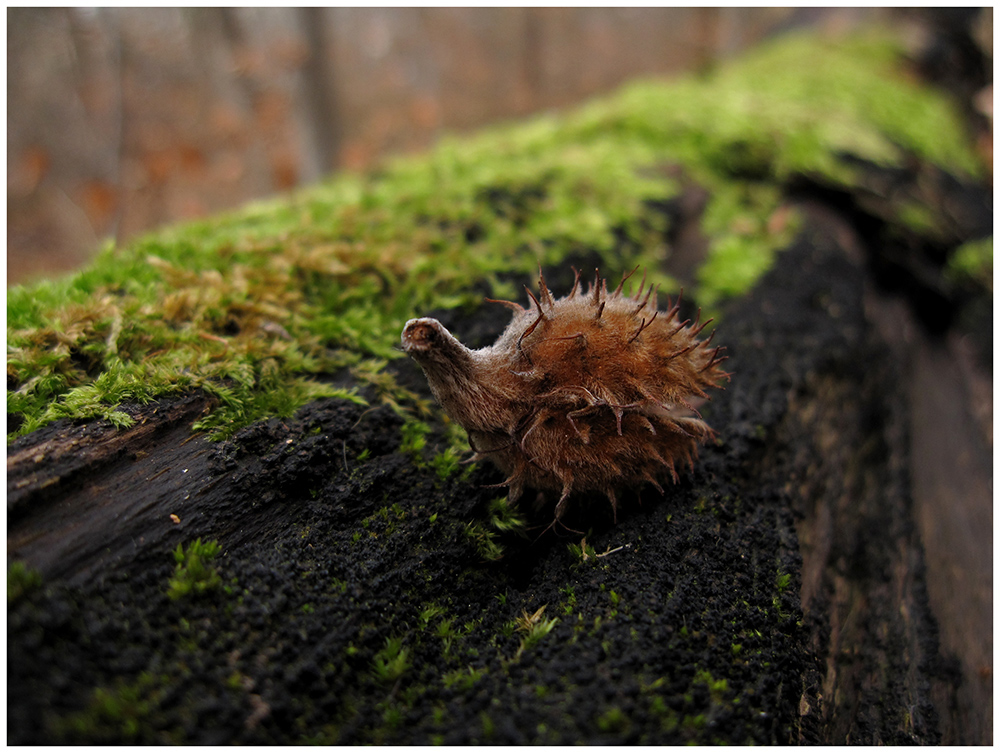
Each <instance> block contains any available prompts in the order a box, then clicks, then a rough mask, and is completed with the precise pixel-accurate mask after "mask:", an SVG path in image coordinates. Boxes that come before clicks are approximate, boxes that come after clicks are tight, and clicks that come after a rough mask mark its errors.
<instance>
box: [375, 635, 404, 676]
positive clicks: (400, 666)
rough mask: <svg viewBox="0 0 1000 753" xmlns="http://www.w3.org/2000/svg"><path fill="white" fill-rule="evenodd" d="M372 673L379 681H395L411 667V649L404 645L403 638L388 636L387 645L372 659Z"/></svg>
mask: <svg viewBox="0 0 1000 753" xmlns="http://www.w3.org/2000/svg"><path fill="white" fill-rule="evenodd" d="M371 668H372V674H373V675H374V677H375V679H376V680H377V681H378V682H381V683H384V684H386V685H388V684H391V683H394V682H395V681H396V680H398V679H399V678H400V677H402V676H403V675H404V674H405V673H406V670H408V669H409V668H410V650H409V649H408V648H405V647H404V646H403V639H402V638H398V637H394V638H386V639H385V645H384V646H383V647H382V648H381V650H379V651H378V653H376V654H375V658H374V659H373V660H372V666H371Z"/></svg>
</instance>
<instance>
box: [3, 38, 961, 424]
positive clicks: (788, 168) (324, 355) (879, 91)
mask: <svg viewBox="0 0 1000 753" xmlns="http://www.w3.org/2000/svg"><path fill="white" fill-rule="evenodd" d="M845 154H850V155H852V156H853V157H854V158H855V159H861V160H864V161H868V162H874V163H877V164H879V165H884V166H892V165H900V164H902V163H903V160H905V159H906V156H907V155H908V154H915V155H917V156H919V157H921V158H922V159H925V160H928V161H930V162H933V163H936V164H938V165H941V166H943V167H944V168H945V169H947V170H950V171H951V172H955V173H962V172H965V173H968V174H974V173H975V172H976V170H977V166H976V165H977V163H976V160H975V158H974V156H973V154H972V152H971V151H970V149H969V146H968V144H967V140H966V138H965V134H964V132H963V129H962V126H961V125H960V121H959V119H958V118H957V116H956V114H955V113H954V112H953V109H952V107H951V106H950V105H949V103H948V102H947V101H946V99H945V98H944V97H943V96H942V95H940V94H938V93H935V92H932V91H929V90H927V89H925V88H921V87H919V86H918V85H916V84H915V83H913V82H912V80H911V79H910V78H909V77H908V76H907V75H906V74H905V72H904V70H903V67H902V63H901V58H900V56H899V50H898V48H897V47H896V46H895V44H894V43H893V42H892V40H891V38H889V37H887V36H883V35H872V36H866V37H860V38H856V39H853V40H847V41H844V40H840V41H831V40H826V39H822V38H817V37H814V36H808V37H805V36H792V37H787V38H785V39H782V40H780V41H778V42H776V43H774V44H772V45H770V46H769V47H766V48H762V49H761V50H759V51H757V52H756V53H754V54H752V55H750V56H748V57H746V58H744V59H742V60H740V61H738V62H735V63H733V64H730V65H726V66H723V67H721V68H719V69H718V70H717V71H715V72H713V73H710V74H708V75H706V76H701V77H695V76H691V77H687V78H682V79H679V80H675V81H672V82H648V83H641V84H636V85H633V86H630V87H627V88H625V89H624V90H622V91H621V92H619V93H618V94H615V95H613V96H611V97H608V98H606V99H603V100H600V101H598V102H594V103H592V104H590V105H588V106H585V107H583V108H580V109H578V110H576V111H572V112H568V113H565V114H559V115H545V116H541V117H537V118H534V119H532V120H530V121H529V122H526V123H522V124H517V125H510V126H504V127H501V128H495V129H492V130H490V131H487V132H484V133H482V134H480V135H478V136H475V137H472V138H461V139H459V138H449V139H445V140H444V141H443V142H442V143H441V144H440V145H439V146H438V147H437V148H436V149H434V150H433V151H432V152H431V153H430V154H428V155H424V156H420V157H415V158H408V159H401V160H396V161H393V162H391V163H390V164H388V165H387V166H386V167H385V168H384V169H382V170H380V171H378V172H375V173H372V174H369V175H353V174H347V175H341V176H338V177H336V178H335V179H333V180H331V181H330V182H329V183H327V184H325V185H322V186H318V187H315V188H312V189H309V190H305V191H301V192H299V193H297V194H295V195H292V196H289V197H283V198H281V199H278V200H274V201H269V202H263V203H259V204H255V205H252V206H249V207H247V208H245V209H243V210H242V211H239V212H235V213H232V214H229V215H226V216H221V217H215V218H212V219H210V220H207V221H203V222H197V223H192V224H188V225H184V226H181V227H176V228H171V229H166V230H163V231H160V232H157V233H153V234H151V235H149V236H146V237H144V238H142V239H139V240H137V241H135V242H133V243H130V244H128V245H127V246H125V247H122V248H115V247H112V246H108V247H106V248H105V249H104V250H103V252H102V253H101V254H100V255H99V256H98V258H97V259H96V260H95V261H94V263H93V264H92V265H91V266H90V267H89V268H87V269H86V270H84V271H83V272H81V273H80V274H78V275H75V276H74V277H71V278H69V279H65V280H59V281H47V282H40V283H37V284H35V285H31V286H27V287H17V288H13V289H11V290H10V291H9V292H8V309H7V316H8V332H7V339H8V356H7V384H8V392H7V406H8V407H7V410H8V416H9V417H10V419H11V420H10V421H9V427H10V429H11V431H10V433H9V434H8V441H9V440H10V439H11V438H13V437H16V436H19V435H22V434H26V433H29V432H31V431H33V430H35V429H37V428H39V427H41V426H43V425H45V424H47V423H49V422H51V421H54V420H56V419H59V418H78V419H87V418H101V419H107V420H110V421H112V422H113V423H115V425H118V426H128V425H129V423H130V422H131V421H132V419H131V418H130V416H129V415H128V414H127V413H125V412H123V411H121V410H118V406H119V405H121V404H122V403H124V402H133V403H135V402H138V403H143V402H148V401H150V400H153V399H156V398H158V397H162V396H164V395H166V394H170V393H176V392H180V391H185V390H190V389H195V388H199V389H202V390H205V391H207V392H209V393H211V394H212V395H214V396H216V397H217V401H216V407H215V408H214V410H213V411H212V412H211V413H210V414H208V415H207V416H205V417H204V418H203V419H201V420H200V421H199V422H198V423H197V424H196V425H195V428H196V429H198V430H204V431H208V432H210V433H211V434H212V436H214V437H216V438H224V437H228V436H232V434H233V433H234V432H235V431H237V430H238V429H240V428H241V427H244V426H246V425H248V424H250V423H252V422H253V421H255V420H258V419H260V418H263V417H266V416H281V417H287V416H290V415H292V414H293V413H294V411H295V410H296V409H297V408H299V407H301V406H302V405H304V404H305V403H307V402H309V401H312V400H316V399H318V398H320V397H342V398H347V399H350V400H353V401H356V402H366V401H372V400H377V401H380V402H385V403H388V404H389V405H391V406H393V407H394V408H395V409H397V410H400V411H405V412H407V414H408V415H416V416H421V415H424V416H426V415H427V413H428V411H429V406H428V405H427V403H426V402H422V401H421V400H420V399H419V398H418V397H417V396H416V395H415V394H414V393H413V392H411V391H409V390H407V389H405V388H403V387H402V386H400V385H399V384H397V383H396V381H395V379H394V378H393V376H392V375H391V373H388V372H386V370H385V366H386V364H387V362H388V361H390V360H392V359H394V358H397V357H399V355H400V354H399V352H398V351H397V350H396V349H395V345H396V343H397V342H398V336H399V332H400V330H401V328H402V325H403V323H404V322H405V321H406V320H407V319H408V318H410V317H412V316H415V315H418V314H422V313H424V312H427V311H430V310H435V309H445V308H455V307H473V306H475V305H477V304H478V303H479V302H480V301H481V299H482V297H483V295H484V294H485V295H489V296H490V297H495V298H511V297H515V296H516V295H517V290H516V288H515V286H514V285H513V284H512V280H514V279H518V280H519V279H522V278H523V277H524V276H526V275H528V274H530V273H532V272H533V271H534V270H535V269H537V267H538V266H539V265H541V266H543V267H547V268H550V267H554V266H558V265H560V264H561V263H563V262H564V261H565V260H566V259H567V258H568V257H571V256H580V255H584V254H589V255H591V256H595V255H596V257H597V258H599V259H600V260H601V261H600V263H601V264H602V271H603V272H604V273H605V275H606V276H611V277H613V276H615V275H616V274H620V273H621V272H622V271H624V270H627V269H629V268H631V267H632V266H635V265H636V264H640V265H643V266H644V267H646V268H648V270H649V274H650V275H651V277H652V278H653V280H654V282H658V283H662V284H663V289H664V291H670V290H674V289H676V287H677V286H676V284H675V283H673V282H672V281H671V279H670V278H669V276H667V275H666V274H664V273H663V272H662V271H661V267H662V263H663V261H664V259H665V258H666V257H667V256H668V255H669V253H670V249H669V247H668V243H667V238H668V235H669V230H670V227H669V226H670V222H671V219H670V217H669V214H668V213H665V212H664V211H663V209H662V208H663V206H664V203H666V202H669V200H670V199H672V198H674V197H676V196H677V195H678V193H679V191H680V187H681V183H682V181H685V180H693V181H695V182H697V183H699V184H701V185H703V186H705V187H706V188H707V189H708V191H709V193H710V199H709V203H708V206H707V207H706V209H705V211H704V214H703V216H702V219H701V225H702V230H703V232H704V234H705V235H706V236H707V238H708V241H709V250H708V256H707V260H706V261H705V263H704V265H703V266H702V268H701V270H700V272H699V273H698V275H697V281H698V284H697V288H696V290H695V291H694V293H695V297H696V299H697V302H698V304H699V305H701V306H702V307H704V308H706V309H707V310H709V311H711V312H712V313H715V312H716V310H717V307H718V306H719V304H720V303H721V302H722V301H723V300H725V299H726V298H729V297H732V296H737V295H739V294H740V293H742V292H744V291H745V290H747V289H748V287H749V286H751V285H752V284H753V283H754V281H756V280H757V279H758V278H759V277H760V275H761V274H762V273H763V272H764V271H765V270H766V269H767V268H768V267H769V265H770V264H771V261H772V260H773V257H774V254H775V253H776V252H777V250H778V249H780V248H782V247H784V246H785V245H787V243H788V242H789V241H790V240H791V237H792V235H793V234H794V232H795V229H796V227H797V219H796V216H795V213H794V212H791V211H790V210H789V209H788V208H787V207H785V206H783V201H784V194H783V190H782V187H783V186H784V185H785V184H786V183H787V181H788V180H789V179H790V178H792V177H794V176H796V175H810V176H813V177H819V178H821V179H822V180H823V181H824V182H826V183H829V184H832V185H836V186H846V187H850V186H852V185H854V182H855V181H856V180H857V177H856V175H855V172H854V168H852V166H851V164H850V163H849V162H847V161H845V160H843V159H842V156H843V155H845ZM923 209H924V208H923V207H921V206H919V205H916V206H910V207H908V208H906V210H905V211H901V216H900V217H899V218H898V219H900V221H902V222H906V221H908V218H909V221H913V222H916V221H919V223H921V225H922V226H924V225H926V224H927V223H928V222H930V223H932V224H933V222H934V221H935V218H934V216H933V214H932V213H930V212H928V211H922V210H923ZM904 215H905V216H904ZM914 218H917V219H916V220H915V219H914Z"/></svg>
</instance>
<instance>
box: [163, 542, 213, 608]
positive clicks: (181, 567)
mask: <svg viewBox="0 0 1000 753" xmlns="http://www.w3.org/2000/svg"><path fill="white" fill-rule="evenodd" d="M221 551H222V547H221V546H220V545H219V543H218V542H217V541H206V542H205V543H204V544H203V543H202V541H201V539H196V540H195V541H193V542H192V543H190V544H189V545H188V546H187V547H186V548H185V547H183V546H182V545H181V544H178V545H177V549H175V550H174V561H175V562H176V563H177V565H176V568H175V569H174V574H173V576H172V577H171V578H170V585H169V588H168V590H167V595H168V596H170V598H171V599H175V600H176V599H181V598H184V597H187V596H201V595H204V594H207V593H209V592H210V591H214V590H215V589H217V588H219V587H221V586H222V578H221V576H220V575H219V573H218V571H217V570H216V569H215V568H214V567H212V564H211V563H212V561H213V560H214V559H215V558H216V556H218V554H219V553H220V552H221Z"/></svg>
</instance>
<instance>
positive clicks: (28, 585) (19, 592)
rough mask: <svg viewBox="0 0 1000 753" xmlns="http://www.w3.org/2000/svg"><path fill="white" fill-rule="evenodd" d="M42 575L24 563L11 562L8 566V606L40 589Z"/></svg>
mask: <svg viewBox="0 0 1000 753" xmlns="http://www.w3.org/2000/svg"><path fill="white" fill-rule="evenodd" d="M41 585H42V574H41V573H39V572H38V571H37V570H32V569H31V568H30V567H28V566H27V565H25V564H24V563H23V562H17V561H14V562H11V563H10V564H9V565H8V566H7V604H8V605H9V604H13V603H14V602H15V601H17V600H18V599H20V598H21V597H22V596H24V595H25V594H28V593H31V592H32V591H34V590H36V589H38V588H40V587H41Z"/></svg>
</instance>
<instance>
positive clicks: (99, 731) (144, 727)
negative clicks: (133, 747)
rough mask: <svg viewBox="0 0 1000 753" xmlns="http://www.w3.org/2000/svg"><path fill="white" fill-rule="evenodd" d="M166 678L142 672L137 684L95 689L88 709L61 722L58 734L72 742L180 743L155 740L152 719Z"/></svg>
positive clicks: (171, 739)
mask: <svg viewBox="0 0 1000 753" xmlns="http://www.w3.org/2000/svg"><path fill="white" fill-rule="evenodd" d="M166 680H167V678H157V677H155V676H154V675H152V674H151V673H149V672H143V673H142V674H141V675H140V676H139V677H138V679H136V681H135V682H132V683H126V682H118V683H116V684H115V685H113V686H111V687H99V688H95V689H94V692H93V694H92V695H91V698H90V702H89V703H88V705H87V708H86V709H84V710H82V711H79V712H77V713H75V714H72V715H70V716H68V717H65V718H63V719H60V720H59V722H58V723H57V724H56V728H55V732H56V735H57V736H58V737H59V738H62V739H66V740H69V741H77V740H79V741H85V742H87V743H90V744H93V743H94V742H95V741H102V740H117V741H122V742H126V743H133V744H137V743H142V744H149V743H153V742H159V743H165V742H169V743H175V744H176V743H178V742H180V740H179V739H176V738H178V737H179V734H175V733H171V734H167V733H165V732H160V734H161V735H162V737H157V738H153V737H152V730H153V728H154V726H153V718H154V717H155V715H156V713H157V711H158V709H159V701H160V697H161V696H162V695H163V691H162V688H163V687H164V683H165V682H166Z"/></svg>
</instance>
